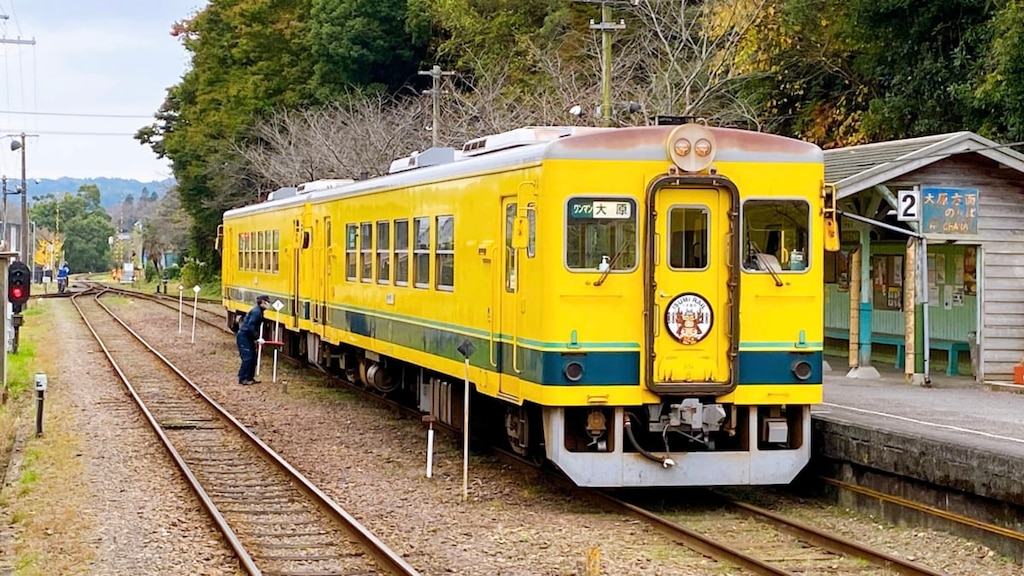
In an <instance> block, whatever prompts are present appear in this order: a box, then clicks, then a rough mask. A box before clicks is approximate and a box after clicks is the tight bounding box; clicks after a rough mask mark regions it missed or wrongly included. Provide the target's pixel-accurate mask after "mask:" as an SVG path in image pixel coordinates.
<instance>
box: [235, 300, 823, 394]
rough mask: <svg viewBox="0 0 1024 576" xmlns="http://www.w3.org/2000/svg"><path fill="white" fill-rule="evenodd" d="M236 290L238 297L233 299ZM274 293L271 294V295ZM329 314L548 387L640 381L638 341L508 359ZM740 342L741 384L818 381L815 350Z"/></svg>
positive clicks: (486, 342)
mask: <svg viewBox="0 0 1024 576" xmlns="http://www.w3.org/2000/svg"><path fill="white" fill-rule="evenodd" d="M238 292H242V293H238ZM229 294H230V296H231V297H232V298H234V299H238V300H242V301H245V300H250V299H255V294H256V292H250V291H244V292H243V291H237V292H236V289H231V291H230V292H229ZM236 295H237V296H240V297H241V298H235V297H236ZM247 296H251V298H247ZM275 297H276V295H273V294H271V298H275ZM281 299H282V301H284V300H286V298H281ZM307 305H308V301H302V302H301V305H300V306H299V308H300V311H301V310H305V309H307V308H308V306H307ZM289 308H290V306H289V307H286V308H284V309H282V312H285V313H287V312H289ZM302 316H303V317H306V316H305V315H302ZM329 317H330V325H331V326H332V327H334V328H337V329H339V330H345V331H347V332H351V333H353V334H359V335H360V336H366V337H369V338H374V339H376V340H379V341H381V342H388V343H391V344H397V345H400V346H405V347H407V348H411V349H413V350H422V351H424V352H427V353H430V354H433V355H435V356H439V357H441V358H448V359H451V360H455V361H457V362H463V358H462V355H461V354H459V352H458V347H459V345H460V344H462V343H463V342H464V341H466V340H469V341H470V342H472V343H473V346H474V347H475V350H474V352H473V354H472V356H470V364H472V365H473V366H476V367H478V368H482V369H484V370H491V371H498V368H497V367H496V366H495V365H497V366H500V367H501V369H500V370H501V371H502V372H504V373H506V374H516V370H517V369H518V376H519V377H520V378H521V379H523V380H526V381H528V382H535V383H538V384H544V385H549V386H595V385H598V386H601V385H603V386H636V385H637V384H638V383H639V381H640V346H639V344H637V343H630V342H608V343H593V344H590V343H586V342H580V343H578V344H571V343H568V342H540V341H536V340H528V339H520V343H521V344H525V345H527V346H532V347H533V348H542V350H536V349H533V348H524V347H523V346H520V347H519V350H518V354H517V356H516V357H515V358H513V355H512V344H511V342H509V341H504V342H502V341H495V345H494V349H493V350H492V349H491V343H490V338H489V333H488V332H486V331H484V330H479V329H476V328H470V327H465V326H458V325H454V324H447V323H440V322H435V321H432V320H425V319H415V318H411V317H407V316H400V315H397V314H388V313H381V312H376V311H369V310H362V309H354V308H340V307H331V309H330V314H329ZM496 339H497V340H500V339H504V340H511V336H509V335H496ZM809 344H810V343H809ZM755 345H757V346H763V345H764V344H763V343H758V344H755ZM774 346H778V347H782V346H783V344H782V343H773V347H774ZM740 347H741V351H740V354H739V358H740V374H739V381H740V384H820V383H821V352H820V351H809V352H801V351H796V350H793V349H792V348H791V349H790V350H778V351H774V350H773V351H750V350H746V351H745V350H742V348H743V347H744V346H743V345H742V344H741V346H740ZM584 349H586V350H585V351H584ZM797 357H799V358H807V359H808V361H809V362H810V364H811V366H812V375H811V378H809V379H808V380H807V381H800V380H798V379H797V378H796V377H795V376H794V374H793V371H792V363H793V361H794V360H795V359H796V358H797ZM571 361H577V362H579V363H580V364H582V365H583V368H584V369H583V377H582V378H581V379H580V380H579V381H577V382H572V381H570V380H569V379H568V378H566V377H565V373H564V369H565V365H566V364H568V363H569V362H571Z"/></svg>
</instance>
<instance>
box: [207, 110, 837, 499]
mask: <svg viewBox="0 0 1024 576" xmlns="http://www.w3.org/2000/svg"><path fill="white" fill-rule="evenodd" d="M833 203H834V199H833V196H832V194H831V193H830V192H829V190H828V189H827V187H826V186H825V185H824V164H823V155H822V152H821V150H820V149H819V148H818V147H816V146H814V145H812V144H808V143H805V142H801V141H797V140H792V139H788V138H784V137H779V136H774V135H769V134H763V133H756V132H749V131H743V130H736V129H725V128H710V127H707V126H704V125H702V124H696V123H689V124H683V125H677V126H650V127H637V128H607V129H604V128H579V127H538V128H521V129H517V130H513V131H511V132H506V133H502V134H495V135H490V136H486V137H482V138H477V139H474V140H471V141H469V142H467V143H466V144H465V146H463V148H462V149H461V150H454V149H451V148H435V149H430V150H427V151H425V152H423V153H422V154H417V155H413V156H410V157H408V158H403V159H400V160H397V161H395V162H394V163H393V164H392V167H391V171H390V173H389V174H388V175H385V176H382V177H379V178H373V179H368V180H362V181H323V182H314V183H309V184H305V185H303V186H300V187H299V188H298V189H296V190H294V191H289V192H287V193H285V194H284V196H283V197H282V194H276V195H274V197H272V198H271V199H269V200H268V201H265V202H261V203H258V204H254V205H251V206H246V207H243V208H239V209H235V210H230V211H228V212H227V213H225V215H224V221H223V225H222V230H221V235H220V239H219V241H220V242H221V247H222V257H223V275H222V280H223V298H224V305H225V306H226V307H227V309H228V311H229V322H231V323H236V322H237V320H238V318H239V317H240V316H241V315H243V314H244V313H245V312H246V311H247V310H248V309H249V308H251V306H252V303H253V301H254V299H255V297H256V296H257V295H259V294H267V295H269V296H270V297H271V299H272V300H280V301H281V303H282V304H283V307H282V308H281V310H280V312H276V313H274V312H270V313H268V318H269V319H270V320H278V321H280V326H281V327H282V328H283V330H284V331H285V334H284V335H282V336H281V338H283V339H284V340H285V341H286V343H287V347H288V350H289V351H290V352H291V353H292V354H294V355H297V356H301V357H304V358H306V359H307V360H308V361H309V362H312V363H315V364H318V365H320V366H321V367H323V368H325V369H327V370H332V371H337V372H340V373H344V374H346V375H348V376H349V377H350V378H352V379H354V380H358V381H360V382H362V383H363V384H364V385H365V386H367V387H373V388H376V389H378V390H379V391H380V392H382V393H387V394H392V395H395V396H398V397H402V398H405V399H407V400H408V401H409V402H410V403H411V404H414V405H416V406H418V407H419V409H420V410H421V411H422V412H423V413H429V414H432V415H434V416H435V417H437V418H438V419H439V420H441V421H444V422H447V423H449V424H451V425H453V426H456V427H461V425H462V410H463V409H464V407H463V406H462V390H463V384H462V382H463V380H464V378H466V376H467V374H466V372H467V370H466V367H465V363H464V354H465V353H469V356H468V364H469V368H468V380H469V381H470V382H471V386H472V392H473V398H474V400H473V401H472V402H471V404H470V408H471V412H472V413H473V415H474V421H477V422H479V423H481V425H490V426H492V428H493V429H495V430H496V431H498V433H500V434H503V435H505V436H507V438H508V442H509V444H510V445H511V446H512V448H513V449H515V450H516V451H517V452H519V453H521V454H523V455H526V456H532V457H534V458H536V459H538V460H541V459H547V460H549V461H550V462H552V463H553V464H555V465H557V466H558V467H559V468H560V469H561V470H562V471H564V472H565V473H566V474H567V475H568V476H569V477H570V478H571V479H572V480H573V481H574V482H576V483H577V484H578V485H581V486H594V487H655V486H715V485H749V484H784V483H788V482H790V481H791V480H792V479H793V478H794V477H795V476H796V475H797V473H798V472H800V470H801V469H802V468H803V467H804V466H805V464H806V463H807V462H808V460H809V457H810V422H811V419H810V409H811V407H812V406H813V405H815V404H816V403H819V402H821V400H822V343H823V300H822V299H823V270H824V258H823V256H824V251H825V249H836V248H837V244H838V238H837V231H836V225H835V212H834V206H833ZM477 416H479V418H477Z"/></svg>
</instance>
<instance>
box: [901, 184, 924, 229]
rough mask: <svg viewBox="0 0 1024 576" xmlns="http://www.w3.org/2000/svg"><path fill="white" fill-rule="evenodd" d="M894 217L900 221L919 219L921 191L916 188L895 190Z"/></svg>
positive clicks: (916, 220)
mask: <svg viewBox="0 0 1024 576" xmlns="http://www.w3.org/2000/svg"><path fill="white" fill-rule="evenodd" d="M896 219H897V220H899V221H900V222H919V221H920V220H921V191H920V190H918V189H917V188H913V189H911V190H897V191H896Z"/></svg>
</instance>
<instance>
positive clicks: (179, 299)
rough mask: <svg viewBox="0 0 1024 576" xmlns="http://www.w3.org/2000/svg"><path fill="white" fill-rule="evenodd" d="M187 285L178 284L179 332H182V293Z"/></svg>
mask: <svg viewBox="0 0 1024 576" xmlns="http://www.w3.org/2000/svg"><path fill="white" fill-rule="evenodd" d="M184 289H185V286H183V285H182V284H178V334H181V293H182V290H184Z"/></svg>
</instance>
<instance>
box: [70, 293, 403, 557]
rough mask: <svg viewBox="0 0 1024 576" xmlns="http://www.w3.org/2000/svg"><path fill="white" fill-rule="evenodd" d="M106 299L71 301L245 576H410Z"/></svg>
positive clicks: (97, 295) (386, 550)
mask: <svg viewBox="0 0 1024 576" xmlns="http://www.w3.org/2000/svg"><path fill="white" fill-rule="evenodd" d="M105 292H106V290H102V289H101V290H91V291H88V292H84V293H81V294H78V295H75V296H74V297H73V298H72V302H73V303H74V305H75V308H76V309H77V310H78V312H79V313H80V314H81V316H82V318H83V320H84V321H85V323H86V325H87V326H88V328H89V330H90V332H91V333H92V334H93V336H94V337H95V338H96V340H97V342H99V344H100V346H101V348H102V349H103V351H104V353H105V354H106V356H107V359H108V361H109V362H110V364H111V366H112V367H113V368H114V370H115V371H116V372H117V374H118V376H119V377H120V378H121V380H122V382H123V383H124V385H125V387H126V389H127V390H128V392H129V394H130V395H131V397H132V398H133V399H134V400H135V402H136V403H137V404H138V406H139V409H140V410H141V411H142V413H143V414H144V416H145V419H146V420H147V421H148V422H149V424H150V425H151V426H152V427H153V430H154V431H155V433H156V434H157V436H158V437H159V438H160V440H161V442H162V443H163V445H164V446H165V448H166V449H167V451H168V453H169V454H170V455H171V457H172V459H173V460H174V461H175V463H176V464H177V466H178V467H179V468H180V469H181V471H182V474H183V476H184V477H185V478H186V479H187V481H188V483H189V485H190V486H191V488H192V489H193V491H194V492H195V493H196V495H197V497H198V499H199V500H200V501H201V502H202V505H203V506H204V508H205V509H206V510H207V512H208V513H209V515H210V516H211V518H212V519H213V520H214V523H215V524H216V525H217V527H218V528H219V529H220V530H221V531H222V533H223V534H224V536H225V538H226V540H227V541H228V543H229V545H230V546H231V547H232V549H233V550H234V551H235V553H236V555H237V557H238V560H239V563H240V565H241V566H242V568H243V569H244V570H245V571H246V572H247V573H249V574H280V575H285V574H292V575H303V576H315V575H320V574H324V575H327V574H380V573H386V574H402V575H414V574H417V572H416V571H415V570H414V569H413V568H412V567H411V566H409V565H408V564H407V563H406V562H405V561H404V560H403V559H402V558H401V557H400V556H398V555H397V554H396V553H395V552H394V551H392V550H390V549H389V548H388V547H387V546H385V545H384V544H383V543H382V542H380V541H379V540H378V539H377V538H376V537H375V536H374V535H373V534H371V533H370V532H369V531H368V530H366V528H364V527H363V526H362V525H360V524H359V523H358V522H357V521H356V520H355V519H354V518H353V517H352V516H351V515H349V514H348V513H347V512H345V511H344V510H342V509H341V508H340V507H338V505H337V504H335V503H334V502H333V501H331V500H330V499H329V498H327V496H326V495H325V494H324V493H323V492H321V491H320V490H319V489H318V488H317V487H316V486H313V485H312V484H311V483H310V482H309V481H308V480H306V479H305V478H304V477H303V476H302V475H301V474H300V473H299V472H298V471H297V470H295V469H294V468H293V467H291V466H290V465H289V464H288V463H287V462H285V461H283V460H282V459H281V458H280V457H279V456H278V455H277V454H276V453H275V452H274V451H273V450H271V449H270V448H269V447H268V446H266V445H265V444H264V443H263V442H262V441H260V439H259V438H257V437H256V436H255V435H253V434H252V433H251V432H250V431H249V430H248V429H246V428H245V427H244V426H243V425H242V424H241V423H240V422H238V421H237V420H236V419H235V418H234V417H232V416H231V415H230V414H228V413H227V412H225V411H224V410H223V409H222V408H221V407H220V406H219V405H217V403H216V402H214V401H213V400H212V399H211V398H209V397H208V396H206V395H205V394H204V393H203V392H202V390H200V389H199V388H198V387H196V386H195V384H193V383H192V382H191V381H190V380H189V379H188V378H187V377H186V376H185V375H184V374H183V373H182V372H181V371H180V370H178V369H177V368H175V367H174V366H173V365H171V364H170V362H168V361H167V360H166V359H165V358H164V357H163V356H161V355H160V354H159V353H158V352H157V351H156V350H155V349H153V348H152V347H151V346H150V345H149V344H147V343H146V342H145V341H144V340H143V339H142V338H141V337H139V336H138V335H137V334H136V333H135V332H133V331H132V330H131V329H130V328H129V327H128V326H127V325H125V324H124V323H123V322H121V321H120V320H119V319H118V318H117V317H116V315H114V313H113V312H112V311H110V310H109V309H108V308H107V307H106V306H104V305H103V303H102V302H101V301H100V296H101V295H102V294H103V293H105ZM154 360H156V361H155V362H154Z"/></svg>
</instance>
